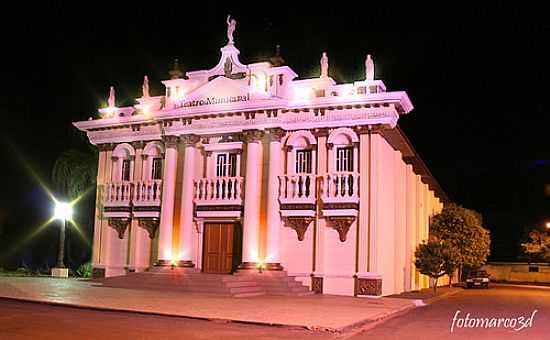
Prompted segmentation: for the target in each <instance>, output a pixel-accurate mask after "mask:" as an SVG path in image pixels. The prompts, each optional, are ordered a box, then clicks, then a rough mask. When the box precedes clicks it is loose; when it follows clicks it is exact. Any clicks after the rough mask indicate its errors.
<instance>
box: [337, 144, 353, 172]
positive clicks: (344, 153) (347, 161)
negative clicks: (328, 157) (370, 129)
mask: <svg viewBox="0 0 550 340" xmlns="http://www.w3.org/2000/svg"><path fill="white" fill-rule="evenodd" d="M336 171H338V172H341V171H349V172H352V171H353V147H344V148H337V149H336Z"/></svg>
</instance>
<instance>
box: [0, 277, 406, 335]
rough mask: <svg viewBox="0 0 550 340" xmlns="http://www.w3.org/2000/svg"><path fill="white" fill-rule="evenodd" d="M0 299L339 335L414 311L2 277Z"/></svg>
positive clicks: (343, 301)
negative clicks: (225, 321)
mask: <svg viewBox="0 0 550 340" xmlns="http://www.w3.org/2000/svg"><path fill="white" fill-rule="evenodd" d="M0 297H4V298H12V299H18V300H25V301H33V302H41V303H49V304H60V305H69V306H74V307H80V308H94V309H100V310H116V311H126V312H138V313H146V314H156V315H169V316H180V317H189V318H200V319H208V320H227V321H235V322H246V323H256V324H264V325H278V326H287V327H301V328H307V329H311V330H323V331H333V332H341V331H344V330H348V329H351V328H355V327H358V326H362V325H364V324H367V323H370V322H374V321H377V320H381V319H385V318H387V317H390V316H393V315H396V314H400V313H404V312H405V311H407V310H410V309H413V308H414V307H415V304H414V302H413V301H411V300H409V299H397V298H387V297H383V298H354V297H345V296H333V295H313V296H305V297H286V296H257V297H249V298H232V297H225V296H216V295H210V294H196V293H183V292H170V291H150V290H149V291H147V290H134V289H124V288H109V287H102V286H101V285H99V284H97V283H94V282H90V281H84V280H75V279H54V278H27V277H0Z"/></svg>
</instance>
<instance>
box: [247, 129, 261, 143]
mask: <svg viewBox="0 0 550 340" xmlns="http://www.w3.org/2000/svg"><path fill="white" fill-rule="evenodd" d="M263 136H264V132H263V131H261V130H245V131H243V139H244V141H245V142H247V143H256V142H259V141H260V140H261V139H262V137H263Z"/></svg>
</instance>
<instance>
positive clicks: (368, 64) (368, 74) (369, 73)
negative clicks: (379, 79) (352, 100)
mask: <svg viewBox="0 0 550 340" xmlns="http://www.w3.org/2000/svg"><path fill="white" fill-rule="evenodd" d="M365 79H366V80H374V61H373V60H372V58H371V56H370V54H367V59H365Z"/></svg>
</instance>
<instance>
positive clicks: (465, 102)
mask: <svg viewBox="0 0 550 340" xmlns="http://www.w3.org/2000/svg"><path fill="white" fill-rule="evenodd" d="M201 3H203V4H205V5H204V7H202V8H195V7H193V8H192V7H188V6H187V5H186V4H185V3H182V4H183V5H182V7H178V8H175V7H173V6H174V2H169V3H164V4H161V3H158V4H156V3H155V4H154V6H152V4H149V5H147V6H141V5H139V4H138V3H132V5H125V6H121V7H119V8H113V7H112V5H107V4H105V5H97V6H98V7H96V8H91V7H85V8H84V7H79V6H80V5H72V7H68V5H66V4H60V3H57V2H54V3H52V4H51V5H49V7H47V8H43V9H34V10H33V11H32V12H29V11H28V10H27V11H24V12H17V13H19V14H18V15H22V17H21V18H17V20H14V24H10V25H8V26H7V27H5V28H4V29H3V31H4V35H5V38H6V39H7V40H6V41H5V44H4V46H8V47H9V48H6V49H5V50H4V51H3V55H2V59H3V60H4V62H3V65H4V66H3V68H2V69H3V71H2V78H3V81H2V83H3V93H4V96H3V101H2V103H0V115H1V117H2V124H1V130H2V131H1V132H2V145H1V146H2V147H1V150H2V155H1V157H2V158H1V161H2V163H3V164H4V166H3V170H2V171H3V173H4V179H5V181H4V183H3V185H2V195H0V200H1V201H0V242H2V240H3V242H4V245H3V248H4V249H6V248H9V247H10V246H11V245H12V244H13V242H15V241H17V240H18V238H20V237H21V235H26V234H28V232H29V231H30V230H32V228H33V227H34V226H36V225H37V224H39V222H40V221H41V219H43V218H45V217H47V215H48V214H49V210H48V209H49V206H48V205H47V203H45V202H46V196H45V195H44V194H43V193H42V191H41V189H40V188H39V187H38V186H37V184H36V182H35V181H34V180H33V179H32V178H31V176H30V175H29V173H28V172H27V171H26V170H25V169H24V167H23V165H22V164H23V163H21V162H20V158H22V159H24V160H25V163H26V164H29V165H30V166H31V167H32V168H33V169H35V171H36V172H37V173H38V174H39V176H41V177H42V178H44V179H45V180H46V181H48V180H49V178H50V172H51V167H52V164H53V161H54V160H55V158H56V157H57V156H58V155H59V153H60V152H62V151H63V150H66V149H68V148H70V147H71V146H72V145H75V144H74V143H75V142H74V132H75V128H73V127H72V125H71V122H73V121H78V120H85V119H87V118H88V117H90V116H94V115H96V112H97V111H96V110H97V108H98V107H99V106H100V105H102V103H103V102H104V101H105V100H106V97H107V94H108V88H109V86H110V85H114V86H115V87H116V89H117V101H118V104H123V103H125V104H132V103H133V98H135V97H138V96H139V95H140V90H141V81H142V79H143V76H144V75H145V74H147V75H149V79H150V83H151V86H152V92H153V94H155V95H159V94H161V91H162V87H161V84H160V80H164V79H167V78H168V75H167V71H168V69H169V67H170V64H171V62H172V60H173V59H174V58H179V60H180V64H181V65H182V66H183V68H184V70H197V69H207V68H210V67H212V66H213V65H215V63H216V62H217V61H218V58H219V48H220V47H222V46H223V45H224V43H225V39H226V37H225V30H226V24H225V17H226V15H227V14H228V13H231V14H232V15H233V16H234V17H235V18H236V20H237V22H238V23H237V30H236V33H235V40H236V45H237V47H238V48H239V49H240V51H241V61H243V62H244V63H250V62H255V61H264V60H266V59H267V58H268V57H269V56H271V55H272V54H273V52H274V46H275V45H276V44H280V45H281V50H282V55H283V57H284V58H285V59H286V61H287V64H288V65H289V66H290V67H292V68H293V69H294V70H295V71H296V72H297V73H298V74H299V76H300V77H301V78H308V77H311V76H317V75H318V72H319V58H320V55H321V53H322V52H323V51H326V52H327V53H328V56H329V58H330V73H331V76H332V77H333V78H334V79H335V80H336V81H337V82H350V81H354V80H360V79H361V77H362V75H363V61H364V58H365V55H366V54H367V53H370V54H372V55H373V57H374V61H375V63H376V77H377V78H378V79H382V80H384V82H385V84H386V86H387V88H388V90H406V91H407V92H408V94H409V96H410V98H411V100H412V102H413V104H414V106H415V109H414V110H413V111H412V112H411V113H410V114H409V115H407V116H403V117H402V118H401V120H400V125H401V126H402V128H403V130H404V131H405V132H406V133H407V135H408V137H409V138H410V140H411V141H412V143H413V145H414V146H415V148H416V149H417V151H418V152H419V154H420V155H421V156H422V158H423V159H424V161H425V162H426V163H427V165H428V167H429V168H430V169H431V171H432V173H433V174H434V176H435V177H436V178H437V179H438V181H439V182H440V184H441V186H442V187H443V188H444V190H445V191H446V192H447V194H448V196H449V197H450V198H451V199H452V200H453V201H456V202H458V203H460V204H463V205H464V206H466V207H469V208H473V209H476V210H478V211H480V212H481V213H482V214H483V215H484V218H485V224H486V226H487V227H488V228H489V229H490V230H491V232H492V236H493V245H494V248H493V257H492V258H493V259H511V258H514V257H515V256H516V255H517V251H518V246H517V244H518V242H519V239H520V238H521V237H522V233H523V231H524V229H525V228H526V227H528V226H535V225H537V224H538V225H540V223H542V221H544V220H545V219H548V220H550V205H549V203H550V199H549V196H547V195H545V194H544V190H543V188H544V185H545V184H550V142H549V138H550V135H549V133H548V131H549V128H550V124H549V123H550V118H549V114H548V104H547V100H546V98H547V97H548V95H547V91H548V84H547V82H548V61H549V60H550V55H549V53H548V52H547V51H546V49H545V47H546V45H547V44H548V41H550V39H549V34H548V33H549V24H548V20H547V18H545V17H544V13H545V12H544V11H542V10H540V9H537V8H519V7H516V8H506V7H504V6H503V5H493V6H490V7H486V8H481V7H474V8H472V7H467V6H466V5H457V6H455V7H440V8H430V9H429V10H428V9H423V8H418V7H411V8H402V7H395V8H391V7H389V6H387V5H384V6H383V7H381V8H374V7H357V6H358V5H355V4H353V3H352V2H350V3H349V4H346V6H338V5H339V4H338V3H332V4H329V5H322V4H321V3H320V2H317V3H312V4H311V5H308V6H305V7H303V8H297V7H296V5H295V4H292V3H291V5H284V4H283V3H281V2H270V3H266V4H267V7H265V8H264V7H262V6H260V3H258V2H256V3H253V5H251V4H246V5H242V6H240V7H239V6H232V5H227V4H223V5H217V4H215V3H213V2H209V1H202V2H201ZM296 3H297V2H296ZM94 4H95V3H94ZM22 13H24V14H22ZM14 19H15V18H14ZM544 19H546V20H544ZM81 213H84V214H85V212H81ZM48 233H49V234H48ZM44 235H45V236H40V237H43V239H44V240H46V241H40V242H38V243H39V246H36V245H35V246H32V245H29V246H28V249H30V250H29V251H32V250H33V251H35V252H44V251H46V252H48V251H49V252H51V251H52V250H51V249H54V250H53V251H55V246H53V248H52V246H51V245H50V243H51V241H52V240H54V241H55V235H54V234H52V231H49V232H46V233H45V234H44ZM52 235H53V236H52ZM40 237H37V238H40ZM22 248H24V247H22ZM44 249H47V250H44ZM0 254H1V250H0ZM0 256H1V255H0ZM1 260H2V258H0V266H1Z"/></svg>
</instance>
